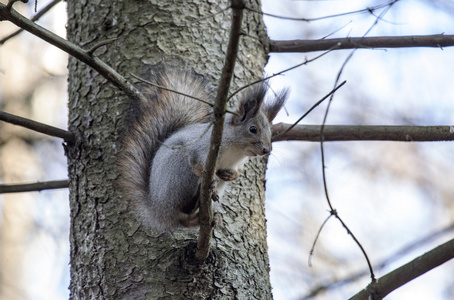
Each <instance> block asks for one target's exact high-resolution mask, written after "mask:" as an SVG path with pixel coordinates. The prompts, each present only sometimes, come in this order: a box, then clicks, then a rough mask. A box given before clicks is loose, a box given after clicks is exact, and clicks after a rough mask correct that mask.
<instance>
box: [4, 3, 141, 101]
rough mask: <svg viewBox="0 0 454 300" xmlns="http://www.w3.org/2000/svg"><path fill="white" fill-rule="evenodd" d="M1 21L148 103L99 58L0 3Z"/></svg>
mask: <svg viewBox="0 0 454 300" xmlns="http://www.w3.org/2000/svg"><path fill="white" fill-rule="evenodd" d="M0 20H8V21H10V22H11V23H14V24H15V25H17V26H19V27H20V28H22V29H24V30H26V31H28V32H30V33H31V34H33V35H35V36H37V37H39V38H40V39H42V40H44V41H46V42H48V43H49V44H52V45H54V46H55V47H57V48H59V49H61V50H63V51H64V52H66V53H68V54H69V55H72V56H74V57H75V58H77V59H79V60H80V61H82V62H83V63H85V64H87V65H88V66H90V67H91V68H93V69H94V70H96V71H97V72H98V73H99V74H100V75H101V76H103V77H104V78H106V79H107V80H109V81H110V82H112V83H113V84H114V85H115V86H116V87H117V88H119V89H120V90H121V91H122V92H124V93H125V94H126V95H127V96H128V97H129V98H131V99H134V100H136V101H147V99H146V98H145V97H144V96H143V95H142V94H141V93H140V92H139V90H137V89H136V88H135V87H134V86H133V85H132V84H131V83H130V82H128V81H127V80H126V79H125V78H124V77H123V76H121V75H120V74H118V73H117V72H116V71H115V70H114V69H112V68H111V67H110V66H109V65H107V64H106V63H105V62H103V61H102V60H100V59H99V58H97V57H93V56H91V55H90V54H89V53H88V52H87V51H85V50H84V49H82V48H80V47H79V46H77V45H75V44H73V43H71V42H69V41H67V40H65V39H64V38H61V37H59V36H58V35H56V34H54V33H52V32H50V31H49V30H47V29H45V28H43V27H41V26H39V25H37V24H35V23H33V22H32V21H30V20H29V19H27V18H25V17H24V16H22V15H21V14H19V13H18V12H17V11H15V10H14V9H12V8H11V10H9V9H8V7H7V6H6V5H4V4H1V3H0Z"/></svg>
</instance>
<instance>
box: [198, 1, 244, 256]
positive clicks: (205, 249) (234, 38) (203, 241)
mask: <svg viewBox="0 0 454 300" xmlns="http://www.w3.org/2000/svg"><path fill="white" fill-rule="evenodd" d="M243 8H244V4H243V1H242V0H233V1H232V21H231V26H230V35H229V44H228V46H227V53H226V57H225V62H224V67H223V68H222V73H221V78H220V80H219V84H218V91H217V95H216V100H215V102H214V108H213V111H214V116H215V120H214V125H213V131H212V133H211V140H210V145H211V146H210V150H209V153H208V156H207V158H206V161H205V167H204V171H203V178H202V183H201V187H200V209H199V216H200V233H199V239H198V242H197V251H196V257H197V259H198V260H199V261H204V260H205V259H206V258H207V257H208V253H209V249H210V240H211V235H212V230H213V228H212V227H213V209H212V205H211V190H210V187H211V185H212V181H213V178H214V172H215V165H216V160H217V157H218V153H219V148H220V146H221V141H222V133H223V130H224V120H225V110H226V104H227V101H228V93H229V88H230V83H231V81H232V77H233V70H234V67H235V62H236V58H237V54H238V45H239V41H240V33H241V23H242V20H243Z"/></svg>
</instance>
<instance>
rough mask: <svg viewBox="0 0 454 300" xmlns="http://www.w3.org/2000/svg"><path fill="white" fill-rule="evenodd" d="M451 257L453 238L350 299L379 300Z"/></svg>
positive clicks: (453, 252)
mask: <svg viewBox="0 0 454 300" xmlns="http://www.w3.org/2000/svg"><path fill="white" fill-rule="evenodd" d="M452 258H454V239H452V240H450V241H448V242H446V243H444V244H442V245H440V246H438V247H436V248H434V249H432V250H431V251H429V252H427V253H425V254H423V255H421V256H419V257H417V258H416V259H414V260H412V261H411V262H409V263H407V264H405V265H403V266H401V267H400V268H397V269H395V270H393V271H391V272H390V273H388V274H386V275H385V276H383V277H381V278H379V279H378V280H377V281H376V282H375V283H371V284H369V285H368V286H367V287H366V288H365V289H364V290H362V291H360V292H359V293H357V294H356V295H354V296H353V297H351V298H350V300H381V299H383V297H385V296H386V295H388V294H389V293H391V292H392V291H394V290H396V289H397V288H399V287H401V286H403V285H404V284H406V283H408V282H410V281H411V280H413V279H415V278H417V277H419V276H421V275H422V274H424V273H426V272H428V271H430V270H432V269H434V268H436V267H438V266H440V265H441V264H443V263H445V262H447V261H448V260H450V259H452Z"/></svg>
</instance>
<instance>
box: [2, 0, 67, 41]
mask: <svg viewBox="0 0 454 300" xmlns="http://www.w3.org/2000/svg"><path fill="white" fill-rule="evenodd" d="M60 1H61V0H54V1H52V2H51V3H49V4H47V5H46V7H44V8H43V9H42V10H40V11H39V12H38V13H37V14H36V15H34V16H33V18H31V19H30V20H31V21H32V22H36V21H38V20H39V18H41V17H42V16H43V15H45V14H46V13H47V12H48V11H49V10H51V8H52V7H54V6H55V5H56V4H58V3H59V2H60ZM37 2H38V1H36V3H37ZM22 31H24V30H23V29H18V30H16V31H15V32H13V33H11V34H10V35H8V36H6V37H4V38H3V39H1V40H0V45H3V44H4V43H5V42H6V41H8V40H9V39H11V38H13V37H15V36H16V35H18V34H19V33H21V32H22Z"/></svg>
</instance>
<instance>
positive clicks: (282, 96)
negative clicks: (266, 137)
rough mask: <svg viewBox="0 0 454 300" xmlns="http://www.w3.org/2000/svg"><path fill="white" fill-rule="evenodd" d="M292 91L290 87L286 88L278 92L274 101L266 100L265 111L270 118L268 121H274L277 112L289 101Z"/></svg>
mask: <svg viewBox="0 0 454 300" xmlns="http://www.w3.org/2000/svg"><path fill="white" fill-rule="evenodd" d="M289 93H290V88H284V89H282V90H280V91H278V92H277V93H276V97H275V98H274V99H273V100H272V101H266V102H265V103H264V105H263V111H264V113H265V115H266V116H267V118H268V121H270V123H271V121H273V120H274V118H275V117H276V115H277V113H278V112H279V111H280V110H281V109H282V107H283V106H284V104H285V101H287V98H288V96H289Z"/></svg>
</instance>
